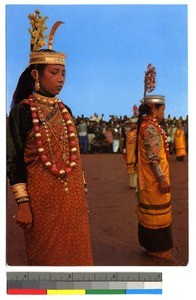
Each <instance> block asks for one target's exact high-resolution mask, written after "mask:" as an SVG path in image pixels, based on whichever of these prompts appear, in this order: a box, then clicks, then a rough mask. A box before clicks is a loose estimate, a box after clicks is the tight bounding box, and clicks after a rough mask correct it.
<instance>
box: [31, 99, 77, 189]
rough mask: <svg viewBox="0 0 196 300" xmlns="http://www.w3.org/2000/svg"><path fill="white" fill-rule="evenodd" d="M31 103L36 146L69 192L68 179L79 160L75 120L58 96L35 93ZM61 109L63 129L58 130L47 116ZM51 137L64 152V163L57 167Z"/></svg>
mask: <svg viewBox="0 0 196 300" xmlns="http://www.w3.org/2000/svg"><path fill="white" fill-rule="evenodd" d="M29 105H30V110H31V116H32V122H33V130H34V137H35V139H36V146H37V151H38V154H39V157H40V159H41V161H42V162H43V164H44V166H45V168H46V169H47V170H48V171H49V172H50V173H51V174H52V175H54V176H56V177H57V178H58V179H59V180H61V182H62V183H63V184H64V189H65V193H68V187H67V180H68V176H69V175H70V173H71V172H72V171H73V170H74V168H75V167H76V162H77V155H76V154H77V152H78V149H77V141H76V135H75V133H74V126H73V121H72V120H71V118H70V115H69V113H68V111H67V109H66V108H65V106H64V105H63V103H62V102H61V100H60V99H58V98H57V97H54V98H47V97H45V96H41V95H39V94H37V93H34V94H33V95H31V96H30V97H29ZM55 110H59V112H60V114H61V116H62V130H61V131H60V132H58V131H56V130H55V128H54V127H53V126H51V125H50V123H49V122H48V120H47V116H48V114H49V113H51V112H53V111H54V112H55ZM40 122H41V124H42V125H43V127H44V129H45V132H46V141H47V143H48V148H49V151H50V156H51V159H49V157H48V155H47V154H46V151H45V149H44V148H43V138H42V135H41V132H40ZM57 135H58V136H59V138H60V140H62V143H60V142H59V139H58V138H57ZM51 137H52V138H54V139H55V140H56V143H57V144H58V146H59V148H60V149H61V152H62V161H63V163H62V165H61V166H60V167H57V163H56V162H55V155H54V153H53V149H52V146H51Z"/></svg>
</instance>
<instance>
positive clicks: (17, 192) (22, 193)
mask: <svg viewBox="0 0 196 300" xmlns="http://www.w3.org/2000/svg"><path fill="white" fill-rule="evenodd" d="M11 188H12V191H13V194H14V198H15V199H17V198H21V197H28V194H27V189H26V183H17V184H14V185H12V187H11Z"/></svg>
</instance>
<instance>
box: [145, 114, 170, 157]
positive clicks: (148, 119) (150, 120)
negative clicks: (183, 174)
mask: <svg viewBox="0 0 196 300" xmlns="http://www.w3.org/2000/svg"><path fill="white" fill-rule="evenodd" d="M142 120H143V121H144V122H147V124H152V125H154V127H156V129H157V130H158V131H159V132H160V134H161V136H162V138H163V143H164V148H165V152H166V156H167V157H169V144H168V141H167V135H166V134H165V132H164V130H163V128H162V127H161V125H159V123H158V120H157V119H156V118H154V117H152V116H145V117H143V119H142Z"/></svg>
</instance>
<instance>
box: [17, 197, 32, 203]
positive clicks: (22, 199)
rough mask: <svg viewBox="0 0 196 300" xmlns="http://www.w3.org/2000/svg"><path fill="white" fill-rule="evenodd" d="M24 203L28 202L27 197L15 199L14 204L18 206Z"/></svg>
mask: <svg viewBox="0 0 196 300" xmlns="http://www.w3.org/2000/svg"><path fill="white" fill-rule="evenodd" d="M25 202H29V198H28V197H21V198H17V199H16V203H17V204H18V205H19V204H21V203H25Z"/></svg>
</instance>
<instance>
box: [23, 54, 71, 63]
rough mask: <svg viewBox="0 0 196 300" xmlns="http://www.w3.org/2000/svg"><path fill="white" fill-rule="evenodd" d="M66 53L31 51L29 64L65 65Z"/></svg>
mask: <svg viewBox="0 0 196 300" xmlns="http://www.w3.org/2000/svg"><path fill="white" fill-rule="evenodd" d="M65 59H66V55H65V54H64V53H61V52H47V51H46V52H33V53H31V54H30V60H29V65H32V64H47V65H63V66H64V65H65Z"/></svg>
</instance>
